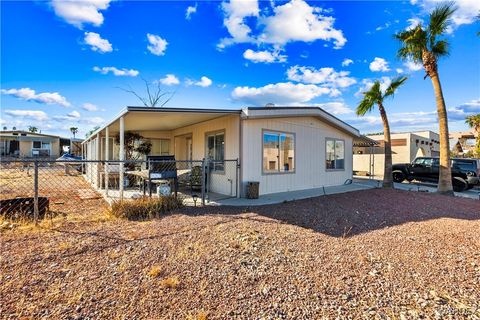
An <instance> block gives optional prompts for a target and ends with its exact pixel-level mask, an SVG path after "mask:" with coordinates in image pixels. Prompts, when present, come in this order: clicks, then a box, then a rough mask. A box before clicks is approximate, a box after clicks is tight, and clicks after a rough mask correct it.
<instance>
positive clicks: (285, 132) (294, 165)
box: [261, 129, 297, 175]
mask: <svg viewBox="0 0 480 320" xmlns="http://www.w3.org/2000/svg"><path fill="white" fill-rule="evenodd" d="M265 134H271V135H278V137H279V142H280V136H281V135H282V134H285V135H287V134H288V135H291V136H293V159H292V160H293V161H292V164H293V170H288V171H281V170H280V145H277V151H278V155H277V158H278V168H277V170H265V167H264V163H263V161H264V159H263V156H264V154H265V139H264V137H265ZM261 139H262V156H261V159H262V175H270V174H292V173H295V172H296V171H297V159H296V158H297V149H296V148H297V136H296V134H295V133H294V132H287V131H278V130H270V129H262V136H261Z"/></svg>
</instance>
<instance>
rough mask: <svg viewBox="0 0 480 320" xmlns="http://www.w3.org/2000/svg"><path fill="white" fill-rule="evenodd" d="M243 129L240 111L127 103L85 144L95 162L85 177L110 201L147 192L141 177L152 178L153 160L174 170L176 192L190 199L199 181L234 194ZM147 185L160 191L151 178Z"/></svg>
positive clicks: (210, 190)
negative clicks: (130, 105) (148, 106)
mask: <svg viewBox="0 0 480 320" xmlns="http://www.w3.org/2000/svg"><path fill="white" fill-rule="evenodd" d="M239 130H240V111H238V110H215V109H178V108H145V107H127V108H126V109H125V110H124V111H123V112H122V113H121V114H120V115H119V116H118V117H116V118H115V119H114V120H113V121H111V122H110V123H108V124H107V125H105V126H104V127H102V128H100V129H99V130H97V131H96V132H94V133H93V134H92V135H91V136H90V137H88V138H87V139H86V140H85V141H84V142H83V144H82V156H83V159H85V160H88V161H91V162H88V163H87V165H86V170H85V178H86V179H87V180H88V181H89V182H90V183H91V184H92V185H93V186H94V187H95V188H96V189H97V190H99V191H100V192H101V193H103V194H104V195H105V197H106V198H107V200H108V199H123V198H131V197H132V196H138V194H139V192H140V194H143V192H145V186H144V185H143V189H142V185H141V184H143V182H142V183H141V184H140V183H139V181H137V180H145V176H146V175H148V177H150V176H151V174H152V170H153V169H152V166H151V164H152V162H153V163H156V162H162V163H163V167H168V168H169V170H171V171H174V174H175V180H174V181H173V180H172V179H169V180H172V181H169V185H170V189H171V191H172V193H173V191H174V190H175V191H178V192H180V193H181V194H182V196H185V197H186V198H192V195H195V194H196V195H197V196H198V195H199V193H201V192H202V190H203V189H201V190H198V189H199V186H198V185H199V184H200V188H205V189H206V190H203V191H206V192H208V193H209V195H211V196H216V195H219V196H221V195H223V196H224V197H225V196H227V197H236V196H237V194H239V193H238V192H237V190H238V186H237V184H238V180H239V179H238V170H237V166H238V158H239V155H240V153H239V144H240V143H239V137H240V134H239ZM142 145H143V147H141V146H142ZM145 146H147V147H145ZM205 163H208V168H203V167H202V166H203V165H205ZM149 164H150V167H149ZM162 170H165V169H162ZM200 172H203V174H201V173H200ZM207 174H208V176H207ZM202 175H205V177H204V178H202V177H201V176H202ZM152 177H153V176H152ZM202 179H203V180H204V181H203V183H204V186H203V187H202V186H201V183H200V181H199V180H202ZM157 180H158V182H159V184H161V183H165V182H166V181H160V180H166V179H157ZM193 180H195V184H196V188H193V187H192V185H193V184H194V182H193ZM132 181H135V183H132ZM120 182H123V183H120ZM177 184H178V185H179V187H180V189H181V190H176V188H175V187H176V185H177ZM185 186H187V187H185ZM148 188H149V189H150V190H148V192H147V193H146V194H148V195H149V196H150V195H151V194H153V195H154V194H155V193H156V192H155V191H156V190H155V189H154V190H153V192H152V190H151V189H152V188H153V187H152V186H151V185H150V181H149V183H148ZM182 188H183V189H182ZM187 189H190V190H187ZM194 193H195V194H194ZM207 199H208V195H207Z"/></svg>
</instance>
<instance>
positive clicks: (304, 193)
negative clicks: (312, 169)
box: [209, 182, 375, 206]
mask: <svg viewBox="0 0 480 320" xmlns="http://www.w3.org/2000/svg"><path fill="white" fill-rule="evenodd" d="M372 188H375V186H374V185H368V184H364V183H361V182H353V183H352V184H347V185H340V186H332V187H325V189H324V188H314V189H306V190H296V191H288V192H278V193H271V194H266V195H263V196H260V197H259V198H258V199H246V198H229V199H221V200H217V201H215V200H212V201H210V203H209V204H210V205H217V206H262V205H267V204H275V203H282V202H284V201H293V200H300V199H307V198H313V197H319V196H324V195H328V194H335V193H345V192H351V191H359V190H365V189H372Z"/></svg>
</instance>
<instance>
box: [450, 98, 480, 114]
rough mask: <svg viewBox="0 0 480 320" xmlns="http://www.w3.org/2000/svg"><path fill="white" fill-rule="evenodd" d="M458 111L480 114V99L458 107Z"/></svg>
mask: <svg viewBox="0 0 480 320" xmlns="http://www.w3.org/2000/svg"><path fill="white" fill-rule="evenodd" d="M455 109H457V110H462V111H463V112H465V113H472V114H473V113H479V112H480V98H479V99H476V100H475V99H474V100H470V101H469V102H465V103H464V104H461V105H460V106H458V107H456V108H455Z"/></svg>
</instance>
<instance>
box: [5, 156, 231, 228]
mask: <svg viewBox="0 0 480 320" xmlns="http://www.w3.org/2000/svg"><path fill="white" fill-rule="evenodd" d="M238 177H239V165H238V160H224V161H209V160H198V161H195V160H194V161H179V160H160V161H159V160H148V161H123V162H122V161H95V160H72V161H58V160H13V161H5V160H0V215H1V216H3V217H6V218H9V219H16V218H19V217H27V218H33V219H35V221H37V220H38V219H39V218H43V217H46V216H48V215H50V216H53V215H68V214H72V213H75V214H92V213H95V212H99V211H101V210H105V208H107V207H108V204H109V203H111V202H112V201H119V200H128V199H136V198H141V197H160V196H164V195H171V194H173V195H175V196H176V197H177V198H179V199H181V200H182V202H183V203H184V204H185V205H192V206H200V205H205V204H208V203H211V202H215V201H217V200H221V199H225V198H230V197H237V195H238V192H239V189H238V188H239V187H238V181H239V180H238Z"/></svg>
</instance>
